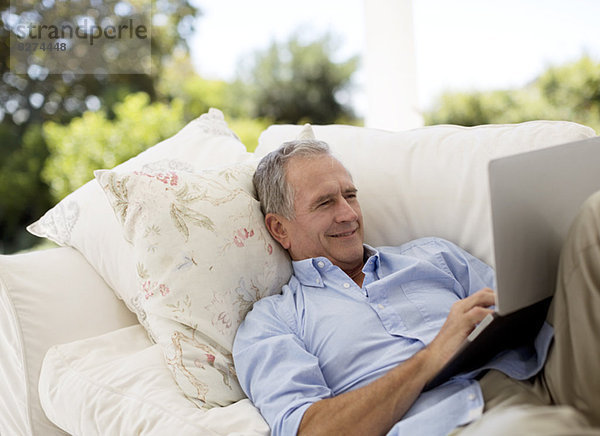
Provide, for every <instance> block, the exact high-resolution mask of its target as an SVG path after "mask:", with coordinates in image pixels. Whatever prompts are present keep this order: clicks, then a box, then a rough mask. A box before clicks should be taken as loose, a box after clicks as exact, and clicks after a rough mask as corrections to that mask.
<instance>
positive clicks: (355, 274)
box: [344, 264, 365, 288]
mask: <svg viewBox="0 0 600 436" xmlns="http://www.w3.org/2000/svg"><path fill="white" fill-rule="evenodd" d="M363 266H364V264H363V265H360V266H358V267H357V268H355V269H353V270H349V271H344V272H345V273H346V274H347V275H348V277H350V278H351V279H352V280H354V282H355V283H356V284H357V285H358V286H360V287H361V288H362V284H363V280H364V278H365V273H363V271H362V269H363Z"/></svg>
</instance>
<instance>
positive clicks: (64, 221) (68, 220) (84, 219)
mask: <svg viewBox="0 0 600 436" xmlns="http://www.w3.org/2000/svg"><path fill="white" fill-rule="evenodd" d="M139 128H140V129H143V128H144V126H139ZM250 156H251V155H250V153H248V152H247V151H246V148H245V147H244V145H243V144H242V143H241V142H240V141H239V140H238V139H237V137H236V136H235V134H234V133H233V132H232V131H231V130H230V129H229V128H228V127H227V123H226V122H225V120H224V117H223V114H222V113H221V112H220V111H219V110H217V109H210V110H209V112H208V113H207V114H204V115H202V116H200V117H199V118H197V119H195V120H193V121H191V122H190V123H189V124H188V125H186V126H185V127H184V128H183V129H182V130H180V131H179V132H178V133H177V134H176V135H174V136H173V137H171V138H169V139H167V140H165V141H162V142H160V143H159V144H157V145H155V146H153V147H151V148H149V149H147V150H145V151H144V152H142V153H140V154H139V155H138V156H136V157H134V158H132V159H130V160H128V161H127V162H124V163H122V164H121V165H119V166H117V167H116V168H118V169H119V170H121V171H123V170H132V169H142V168H146V167H150V168H151V167H159V168H165V167H166V166H168V165H170V164H172V163H173V162H175V160H177V161H179V162H184V164H179V165H180V167H178V169H181V165H183V168H185V169H187V170H189V171H193V170H198V169H201V168H208V167H212V166H220V165H224V164H226V163H233V162H239V161H243V160H246V159H248V158H249V157H250ZM90 176H92V175H91V174H90ZM27 230H29V232H31V233H33V234H34V235H36V236H40V237H45V238H48V239H51V240H53V241H54V242H56V243H57V244H59V245H64V246H71V247H74V248H75V249H77V250H78V251H79V252H81V253H82V254H83V256H84V257H85V258H86V259H87V260H88V262H89V263H90V264H91V265H92V266H93V267H94V268H95V269H96V271H97V272H98V273H99V274H100V276H102V278H104V280H105V281H106V282H107V283H108V285H109V286H110V287H111V288H112V289H113V290H114V291H115V292H116V293H117V295H118V296H119V297H120V298H122V299H123V300H124V301H125V303H126V304H127V306H128V307H129V309H130V310H132V311H134V312H136V313H137V312H138V310H137V309H136V306H138V304H139V302H138V301H136V300H135V298H136V296H137V289H138V287H137V279H136V274H135V262H134V261H133V250H132V248H131V246H130V245H129V244H127V242H125V240H124V239H123V235H122V231H121V226H120V225H119V223H118V221H117V219H116V218H115V215H114V213H113V211H112V208H111V207H110V205H109V204H108V202H107V200H106V197H105V195H104V193H103V192H102V189H100V187H99V186H98V183H97V182H96V180H91V181H89V182H88V183H86V184H85V185H83V186H82V187H81V188H79V189H77V190H76V191H74V192H73V193H71V194H70V195H68V196H67V197H65V198H64V199H63V200H62V201H61V202H60V203H58V204H57V205H56V206H55V207H53V208H52V209H50V210H49V211H48V212H46V214H45V215H44V216H43V217H42V218H40V219H39V220H38V221H37V222H35V223H33V224H31V225H30V226H29V227H27Z"/></svg>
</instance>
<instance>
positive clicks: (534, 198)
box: [488, 137, 600, 315]
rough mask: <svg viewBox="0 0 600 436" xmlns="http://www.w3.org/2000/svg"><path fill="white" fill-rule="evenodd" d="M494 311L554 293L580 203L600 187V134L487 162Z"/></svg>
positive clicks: (504, 311)
mask: <svg viewBox="0 0 600 436" xmlns="http://www.w3.org/2000/svg"><path fill="white" fill-rule="evenodd" d="M488 169H489V186H490V199H491V214H492V229H493V240H494V263H495V268H496V279H497V288H498V289H497V292H496V293H497V296H496V298H497V301H496V310H497V312H498V313H499V314H500V315H505V314H508V313H511V312H513V311H515V310H518V309H521V308H523V307H526V306H528V305H530V304H533V303H536V302H538V301H540V300H542V299H544V298H547V297H549V296H551V295H553V293H554V287H555V284H556V275H557V269H558V258H559V255H560V250H561V247H562V245H563V243H564V241H565V239H566V236H567V233H568V230H569V228H570V225H571V223H572V221H573V219H574V218H575V216H576V215H577V212H578V210H579V208H580V207H581V204H582V203H583V202H584V201H585V199H586V198H587V197H589V196H590V195H591V194H592V193H594V192H595V191H597V190H600V137H594V138H589V139H585V140H582V141H576V142H571V143H567V144H561V145H556V146H552V147H549V148H544V149H541V150H533V151H528V152H525V153H520V154H516V155H511V156H506V157H501V158H497V159H493V160H491V161H490V162H489V167H488Z"/></svg>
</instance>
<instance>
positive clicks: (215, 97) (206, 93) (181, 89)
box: [157, 52, 273, 151]
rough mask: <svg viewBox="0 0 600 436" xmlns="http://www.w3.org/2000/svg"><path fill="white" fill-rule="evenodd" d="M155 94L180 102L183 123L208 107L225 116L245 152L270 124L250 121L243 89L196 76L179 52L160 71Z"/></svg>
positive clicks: (187, 58)
mask: <svg viewBox="0 0 600 436" xmlns="http://www.w3.org/2000/svg"><path fill="white" fill-rule="evenodd" d="M157 88H158V90H159V92H160V93H161V94H162V95H163V96H165V97H169V98H173V97H174V98H177V99H179V100H180V101H182V102H183V105H184V114H185V120H186V121H190V120H192V119H194V118H196V117H198V116H199V115H201V114H203V113H206V112H208V109H210V108H211V107H214V108H217V109H220V110H221V111H223V113H224V114H225V115H226V116H227V123H228V125H229V127H230V128H231V129H232V130H233V131H234V132H235V133H236V134H237V135H238V137H239V138H240V140H241V141H242V143H243V144H244V145H245V146H246V148H247V149H248V150H249V151H253V150H254V149H255V148H256V146H257V145H258V136H259V135H260V133H261V132H262V131H263V130H264V129H265V128H267V126H269V125H270V124H273V122H272V121H271V120H269V119H266V118H250V117H249V116H248V111H247V110H246V107H245V106H244V103H243V99H242V98H240V97H239V96H240V95H244V92H245V91H244V87H243V86H242V85H241V84H239V83H237V84H233V85H232V84H230V83H228V82H225V81H223V80H207V79H204V78H202V77H200V76H198V75H197V74H196V73H195V71H194V68H193V66H192V64H191V62H190V59H189V56H188V54H187V53H184V52H179V53H176V54H174V55H173V56H172V57H171V60H170V61H169V63H168V64H167V65H165V67H164V72H163V75H162V76H161V78H160V80H159V83H158V87H157Z"/></svg>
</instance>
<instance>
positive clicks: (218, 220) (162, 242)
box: [96, 164, 291, 408]
mask: <svg viewBox="0 0 600 436" xmlns="http://www.w3.org/2000/svg"><path fill="white" fill-rule="evenodd" d="M172 168H178V165H173V164H170V165H169V166H168V167H166V168H165V169H160V168H154V169H148V171H133V172H128V173H119V172H115V171H110V170H101V171H97V172H96V178H97V180H98V182H99V184H100V186H101V187H102V188H103V189H104V191H105V193H106V195H107V197H108V200H109V203H110V204H111V206H112V207H113V210H114V211H115V213H116V215H117V218H118V220H119V221H120V223H121V224H122V226H123V231H124V236H125V239H127V240H128V241H129V242H131V243H132V244H133V247H134V257H135V262H136V266H137V276H138V280H139V288H138V295H139V299H138V301H140V302H141V303H140V305H141V308H140V309H141V310H142V311H143V312H144V314H143V316H144V317H145V320H144V321H145V322H144V324H145V326H146V328H147V329H148V330H149V333H150V335H151V337H152V338H153V339H154V340H155V341H156V342H157V343H158V344H160V345H161V347H162V349H163V352H164V354H165V358H166V361H167V364H168V366H169V368H170V369H171V371H172V372H173V374H174V376H175V379H176V381H177V383H178V384H179V386H180V387H181V388H182V390H183V391H184V393H185V394H186V395H187V396H188V397H189V398H191V399H192V400H194V402H195V403H196V404H198V405H199V406H200V407H206V408H209V407H213V406H225V405H227V404H231V403H233V402H235V401H237V400H239V399H241V398H243V397H244V394H243V392H242V390H241V388H240V386H239V385H238V382H237V378H236V376H235V370H234V367H233V360H232V356H231V348H232V344H233V339H234V336H235V332H236V330H237V328H238V326H239V324H240V322H241V321H242V320H243V318H244V316H245V315H246V313H247V312H248V311H249V310H250V308H251V306H252V304H253V303H254V302H255V301H257V300H258V299H260V298H262V297H265V296H267V295H271V294H274V293H278V292H280V290H281V287H282V286H283V285H284V284H285V283H287V281H288V280H289V277H290V275H291V263H290V260H289V257H288V255H287V253H286V252H285V251H284V250H283V249H282V248H281V247H280V246H279V244H277V242H275V241H274V240H273V239H272V238H271V236H270V235H269V233H268V231H267V229H266V227H265V226H264V218H263V215H262V213H261V211H260V207H259V203H258V200H257V199H256V198H255V193H254V188H253V185H252V174H253V173H254V170H255V165H254V164H238V165H233V166H230V167H226V168H221V169H212V170H205V171H202V172H199V173H193V172H188V171H185V170H178V169H172Z"/></svg>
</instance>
